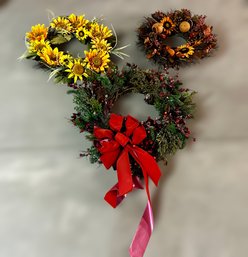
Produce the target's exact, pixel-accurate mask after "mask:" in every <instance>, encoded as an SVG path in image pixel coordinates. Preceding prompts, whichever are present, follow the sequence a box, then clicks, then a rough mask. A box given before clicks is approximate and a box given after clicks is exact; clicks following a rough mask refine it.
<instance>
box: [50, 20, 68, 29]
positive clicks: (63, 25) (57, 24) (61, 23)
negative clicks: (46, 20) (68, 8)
mask: <svg viewBox="0 0 248 257" xmlns="http://www.w3.org/2000/svg"><path fill="white" fill-rule="evenodd" d="M50 25H51V27H52V28H54V29H56V30H66V31H71V29H72V28H71V24H70V22H69V20H67V19H66V18H65V17H58V18H55V19H53V20H52V22H51V24H50Z"/></svg>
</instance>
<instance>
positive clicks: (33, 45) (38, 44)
mask: <svg viewBox="0 0 248 257" xmlns="http://www.w3.org/2000/svg"><path fill="white" fill-rule="evenodd" d="M49 46H50V43H49V42H48V41H45V40H44V39H41V40H40V41H39V40H34V41H31V42H30V44H29V47H28V50H29V52H30V53H39V52H41V51H42V49H43V48H48V47H49Z"/></svg>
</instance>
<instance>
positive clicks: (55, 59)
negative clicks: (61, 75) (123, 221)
mask: <svg viewBox="0 0 248 257" xmlns="http://www.w3.org/2000/svg"><path fill="white" fill-rule="evenodd" d="M38 55H39V56H40V58H41V59H42V60H43V61H44V62H45V63H47V64H48V65H50V66H58V65H59V63H60V59H61V58H62V56H63V52H60V51H59V49H58V48H57V47H56V48H54V49H53V48H52V47H50V46H48V47H44V48H43V49H42V51H41V52H40V53H38Z"/></svg>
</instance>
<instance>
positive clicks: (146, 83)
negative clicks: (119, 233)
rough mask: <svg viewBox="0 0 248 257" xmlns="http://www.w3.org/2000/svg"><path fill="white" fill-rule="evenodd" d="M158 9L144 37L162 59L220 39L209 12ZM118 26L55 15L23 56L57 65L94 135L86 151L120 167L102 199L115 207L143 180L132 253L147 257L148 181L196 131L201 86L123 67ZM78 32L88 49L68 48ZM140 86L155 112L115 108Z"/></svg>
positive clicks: (30, 37)
mask: <svg viewBox="0 0 248 257" xmlns="http://www.w3.org/2000/svg"><path fill="white" fill-rule="evenodd" d="M152 17H153V18H147V22H146V23H144V24H143V25H142V26H141V27H140V28H139V39H140V43H141V44H143V46H144V47H145V50H146V52H147V54H148V58H152V59H154V60H155V61H156V62H158V63H162V64H163V65H164V66H169V67H177V66H180V65H181V64H182V63H190V62H193V60H195V59H197V58H203V57H205V56H207V55H208V54H209V52H210V51H211V49H214V48H215V47H216V38H215V36H214V35H213V34H212V32H211V30H212V27H209V26H207V25H205V23H204V17H203V16H192V15H191V13H190V11H188V10H181V11H175V12H171V13H168V14H164V13H162V12H156V13H155V14H153V15H152ZM112 30H113V28H112ZM112 30H110V29H109V28H108V27H106V26H104V25H103V24H100V23H99V20H97V19H93V20H92V21H89V20H87V19H85V17H84V15H80V16H76V15H75V14H71V15H69V16H59V17H57V18H53V19H52V20H51V23H50V25H49V27H46V26H45V25H44V24H43V25H40V24H38V25H36V26H33V27H32V29H31V31H30V32H28V33H27V34H26V40H25V41H26V45H27V48H28V49H27V52H26V53H25V54H24V55H23V56H22V58H27V59H30V58H31V59H33V60H35V61H38V64H39V65H40V67H42V68H46V69H47V70H48V71H51V75H50V77H53V76H54V77H55V82H57V83H58V82H60V83H64V84H67V85H68V86H69V87H70V89H69V90H68V93H71V94H72V95H73V102H74V104H75V113H73V115H72V116H71V122H72V123H73V124H74V125H75V126H76V127H78V128H79V130H80V132H85V133H86V137H87V139H89V140H90V141H91V142H92V145H91V147H89V148H88V149H87V150H85V151H82V152H81V154H80V155H81V156H84V157H87V158H89V160H90V162H91V163H99V164H103V165H104V166H105V167H106V169H110V168H111V167H112V168H113V171H114V173H116V174H117V180H118V182H117V184H116V185H114V186H113V187H112V188H110V190H109V191H108V192H107V193H106V195H105V197H104V199H105V200H106V201H107V202H108V203H109V204H110V205H111V206H112V207H114V208H115V207H117V206H118V205H119V204H120V203H121V202H122V201H123V200H124V198H125V197H126V196H127V194H128V193H130V192H131V191H133V190H134V189H143V188H144V187H143V184H142V180H144V184H145V190H146V193H147V198H148V203H147V206H146V208H145V211H144V214H143V216H142V218H141V221H140V223H139V226H138V228H137V230H136V233H135V236H134V238H133V241H132V244H131V246H130V248H129V253H130V256H131V257H142V256H143V255H144V252H145V249H146V247H147V244H148V242H149V239H150V236H151V234H152V231H153V214H152V206H151V198H150V193H149V183H148V182H149V179H151V180H152V181H153V182H154V184H155V185H158V182H159V179H160V176H161V171H160V169H159V166H158V164H157V163H158V162H159V161H165V162H166V160H167V156H168V155H171V154H174V153H175V152H176V151H177V150H178V149H182V148H183V147H184V146H185V143H186V141H187V140H188V139H189V138H190V130H189V129H188V127H187V124H186V121H187V120H188V119H191V118H193V112H194V109H195V104H194V103H193V100H192V98H193V96H194V94H195V92H193V91H190V90H189V89H185V88H183V87H182V83H181V82H180V81H179V80H178V78H177V77H171V76H170V75H169V73H168V72H167V70H163V71H155V70H150V69H146V70H145V69H142V68H140V67H138V66H136V65H134V64H126V65H125V66H124V67H123V68H122V69H119V68H118V66H117V65H116V64H115V63H114V62H112V61H111V53H112V54H115V55H117V56H118V57H120V58H123V56H125V55H126V54H124V53H122V52H121V51H120V50H122V49H123V48H125V47H121V48H116V45H117V37H116V33H115V32H114V30H113V32H112ZM179 30H180V31H181V32H182V33H184V37H185V38H187V44H186V45H185V46H181V47H178V48H175V49H173V48H172V47H169V46H166V45H165V44H164V42H165V41H164V40H165V39H166V38H167V37H169V36H170V35H173V34H176V33H178V31H179ZM75 38H77V39H78V40H79V41H80V42H82V44H84V45H87V46H88V50H85V51H84V57H82V56H81V57H80V56H77V57H73V56H72V55H71V54H70V53H69V52H65V51H63V46H64V45H66V44H67V43H68V42H70V41H71V40H73V39H75ZM186 50H188V51H186ZM82 52H83V51H82ZM135 93H139V94H142V95H143V96H144V101H145V102H146V103H147V104H149V105H152V106H154V108H155V109H156V111H157V113H158V115H157V117H156V118H151V117H150V116H149V114H148V115H147V118H146V119H145V120H143V121H139V120H138V119H136V118H135V117H132V116H131V115H127V116H122V115H121V114H119V113H114V112H113V110H114V106H115V105H116V104H117V103H118V101H119V100H120V98H121V97H123V96H126V95H129V94H135Z"/></svg>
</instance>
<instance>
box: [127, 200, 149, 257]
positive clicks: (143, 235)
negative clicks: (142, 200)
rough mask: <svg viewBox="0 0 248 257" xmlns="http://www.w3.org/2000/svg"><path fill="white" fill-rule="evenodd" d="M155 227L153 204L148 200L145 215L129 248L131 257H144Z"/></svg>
mask: <svg viewBox="0 0 248 257" xmlns="http://www.w3.org/2000/svg"><path fill="white" fill-rule="evenodd" d="M153 227H154V222H153V213H152V207H151V202H150V201H149V200H148V203H147V205H146V208H145V211H144V214H143V216H142V218H141V221H140V223H139V226H138V228H137V230H136V233H135V235H134V238H133V241H132V243H131V246H130V248H129V254H130V256H131V257H142V256H143V255H144V253H145V251H146V247H147V245H148V243H149V240H150V237H151V235H152V231H153Z"/></svg>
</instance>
